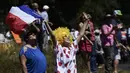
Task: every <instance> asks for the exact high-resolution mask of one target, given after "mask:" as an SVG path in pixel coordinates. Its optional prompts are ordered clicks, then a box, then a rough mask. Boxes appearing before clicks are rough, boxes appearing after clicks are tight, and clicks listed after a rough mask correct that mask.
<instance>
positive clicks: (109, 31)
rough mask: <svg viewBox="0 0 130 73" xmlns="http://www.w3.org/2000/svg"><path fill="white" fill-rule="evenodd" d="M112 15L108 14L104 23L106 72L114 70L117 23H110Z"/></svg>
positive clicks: (103, 44) (103, 43)
mask: <svg viewBox="0 0 130 73" xmlns="http://www.w3.org/2000/svg"><path fill="white" fill-rule="evenodd" d="M110 20H111V15H110V14H107V15H106V17H105V22H104V24H103V25H102V35H101V40H102V46H103V50H104V55H105V73H111V72H112V61H113V60H114V46H113V45H114V35H115V30H116V29H117V25H112V24H110Z"/></svg>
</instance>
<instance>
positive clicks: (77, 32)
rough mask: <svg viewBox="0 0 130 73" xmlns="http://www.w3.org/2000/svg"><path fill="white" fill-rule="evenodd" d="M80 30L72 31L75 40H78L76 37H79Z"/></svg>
mask: <svg viewBox="0 0 130 73" xmlns="http://www.w3.org/2000/svg"><path fill="white" fill-rule="evenodd" d="M78 34H79V31H77V30H75V31H74V32H71V35H72V37H73V39H74V40H76V38H77V37H78Z"/></svg>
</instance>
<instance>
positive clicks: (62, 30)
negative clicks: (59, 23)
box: [53, 27, 73, 44]
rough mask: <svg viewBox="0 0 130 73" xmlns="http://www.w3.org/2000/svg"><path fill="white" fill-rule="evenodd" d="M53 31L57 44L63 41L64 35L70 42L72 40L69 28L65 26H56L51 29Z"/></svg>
mask: <svg viewBox="0 0 130 73" xmlns="http://www.w3.org/2000/svg"><path fill="white" fill-rule="evenodd" d="M53 33H54V35H55V37H56V40H57V41H58V44H62V43H63V40H64V37H65V36H67V37H70V42H71V43H72V42H73V40H72V35H71V34H70V30H69V29H68V28H67V27H58V28H57V29H55V30H54V31H53Z"/></svg>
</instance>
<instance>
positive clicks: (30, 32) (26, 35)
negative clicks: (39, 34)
mask: <svg viewBox="0 0 130 73" xmlns="http://www.w3.org/2000/svg"><path fill="white" fill-rule="evenodd" d="M32 34H36V33H35V32H34V31H32V30H30V31H27V32H25V33H24V39H23V40H24V41H25V42H27V41H28V38H29V36H30V35H32Z"/></svg>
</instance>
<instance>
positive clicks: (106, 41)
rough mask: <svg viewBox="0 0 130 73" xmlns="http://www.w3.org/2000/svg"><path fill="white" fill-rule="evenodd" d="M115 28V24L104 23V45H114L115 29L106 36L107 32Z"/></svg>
mask: <svg viewBox="0 0 130 73" xmlns="http://www.w3.org/2000/svg"><path fill="white" fill-rule="evenodd" d="M112 28H113V25H112V24H110V26H108V25H106V24H104V25H103V26H102V37H101V39H102V45H103V46H113V44H114V34H115V31H113V32H112V33H111V34H110V35H108V36H105V34H108V33H109V32H110V31H111V30H112Z"/></svg>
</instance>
